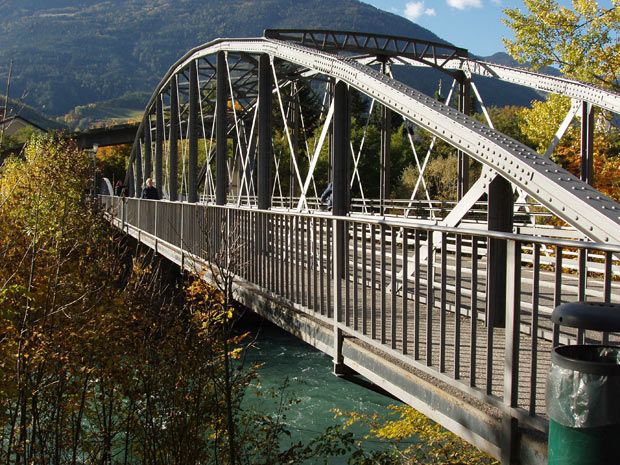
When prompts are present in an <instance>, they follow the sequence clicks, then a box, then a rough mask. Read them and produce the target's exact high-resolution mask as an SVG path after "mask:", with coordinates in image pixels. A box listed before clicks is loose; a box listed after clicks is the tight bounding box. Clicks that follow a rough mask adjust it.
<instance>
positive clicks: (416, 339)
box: [413, 229, 422, 360]
mask: <svg viewBox="0 0 620 465" xmlns="http://www.w3.org/2000/svg"><path fill="white" fill-rule="evenodd" d="M413 234H414V236H413V241H414V244H413V247H414V251H413V252H414V255H413V271H414V272H415V273H414V275H413V287H414V299H415V300H414V301H413V358H414V359H416V360H419V359H420V299H421V298H422V291H421V289H420V231H418V230H417V229H416V230H414V232H413Z"/></svg>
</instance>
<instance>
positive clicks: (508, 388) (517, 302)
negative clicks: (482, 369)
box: [501, 240, 521, 463]
mask: <svg viewBox="0 0 620 465" xmlns="http://www.w3.org/2000/svg"><path fill="white" fill-rule="evenodd" d="M506 254H507V260H506V264H507V270H506V346H505V354H506V355H505V370H504V406H505V413H504V419H503V422H502V423H503V428H502V430H503V432H502V447H501V461H502V463H510V462H511V458H512V457H513V448H514V447H516V444H517V433H518V422H517V419H516V418H515V417H514V416H512V409H514V408H517V407H518V401H519V340H520V328H521V319H520V318H521V312H520V310H521V244H520V243H519V242H516V241H514V240H508V243H507V252H506Z"/></svg>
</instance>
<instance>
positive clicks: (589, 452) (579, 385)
mask: <svg viewBox="0 0 620 465" xmlns="http://www.w3.org/2000/svg"><path fill="white" fill-rule="evenodd" d="M551 319H552V321H553V322H554V323H556V324H559V325H563V326H570V327H574V328H581V329H588V330H594V331H606V332H619V331H620V305H613V304H595V303H583V302H577V303H570V304H563V305H560V306H558V307H557V308H556V309H555V310H554V311H553V314H552V316H551ZM547 413H548V415H549V452H548V464H549V465H620V347H617V346H602V345H569V346H559V347H556V348H554V349H553V353H552V355H551V370H550V372H549V376H548V379H547Z"/></svg>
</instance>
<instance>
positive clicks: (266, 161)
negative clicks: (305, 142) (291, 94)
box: [258, 55, 273, 210]
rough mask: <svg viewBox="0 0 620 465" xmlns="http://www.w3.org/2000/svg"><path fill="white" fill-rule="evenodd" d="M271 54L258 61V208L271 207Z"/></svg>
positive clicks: (262, 56) (265, 208)
mask: <svg viewBox="0 0 620 465" xmlns="http://www.w3.org/2000/svg"><path fill="white" fill-rule="evenodd" d="M272 81H273V79H272V76H271V65H270V62H269V55H261V57H260V60H259V63H258V208H259V209H261V210H267V209H269V208H271V163H272V161H273V153H272V149H271V93H272V87H273V82H272Z"/></svg>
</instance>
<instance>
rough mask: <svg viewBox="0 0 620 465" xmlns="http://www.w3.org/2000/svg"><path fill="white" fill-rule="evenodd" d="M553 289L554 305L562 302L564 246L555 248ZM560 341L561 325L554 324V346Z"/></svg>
mask: <svg viewBox="0 0 620 465" xmlns="http://www.w3.org/2000/svg"><path fill="white" fill-rule="evenodd" d="M553 287H554V290H553V306H554V307H557V306H558V305H560V304H561V303H562V247H559V246H558V247H556V248H555V282H554V286H553ZM559 343H560V326H559V325H556V324H555V323H554V324H553V347H556V346H558V345H559Z"/></svg>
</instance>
